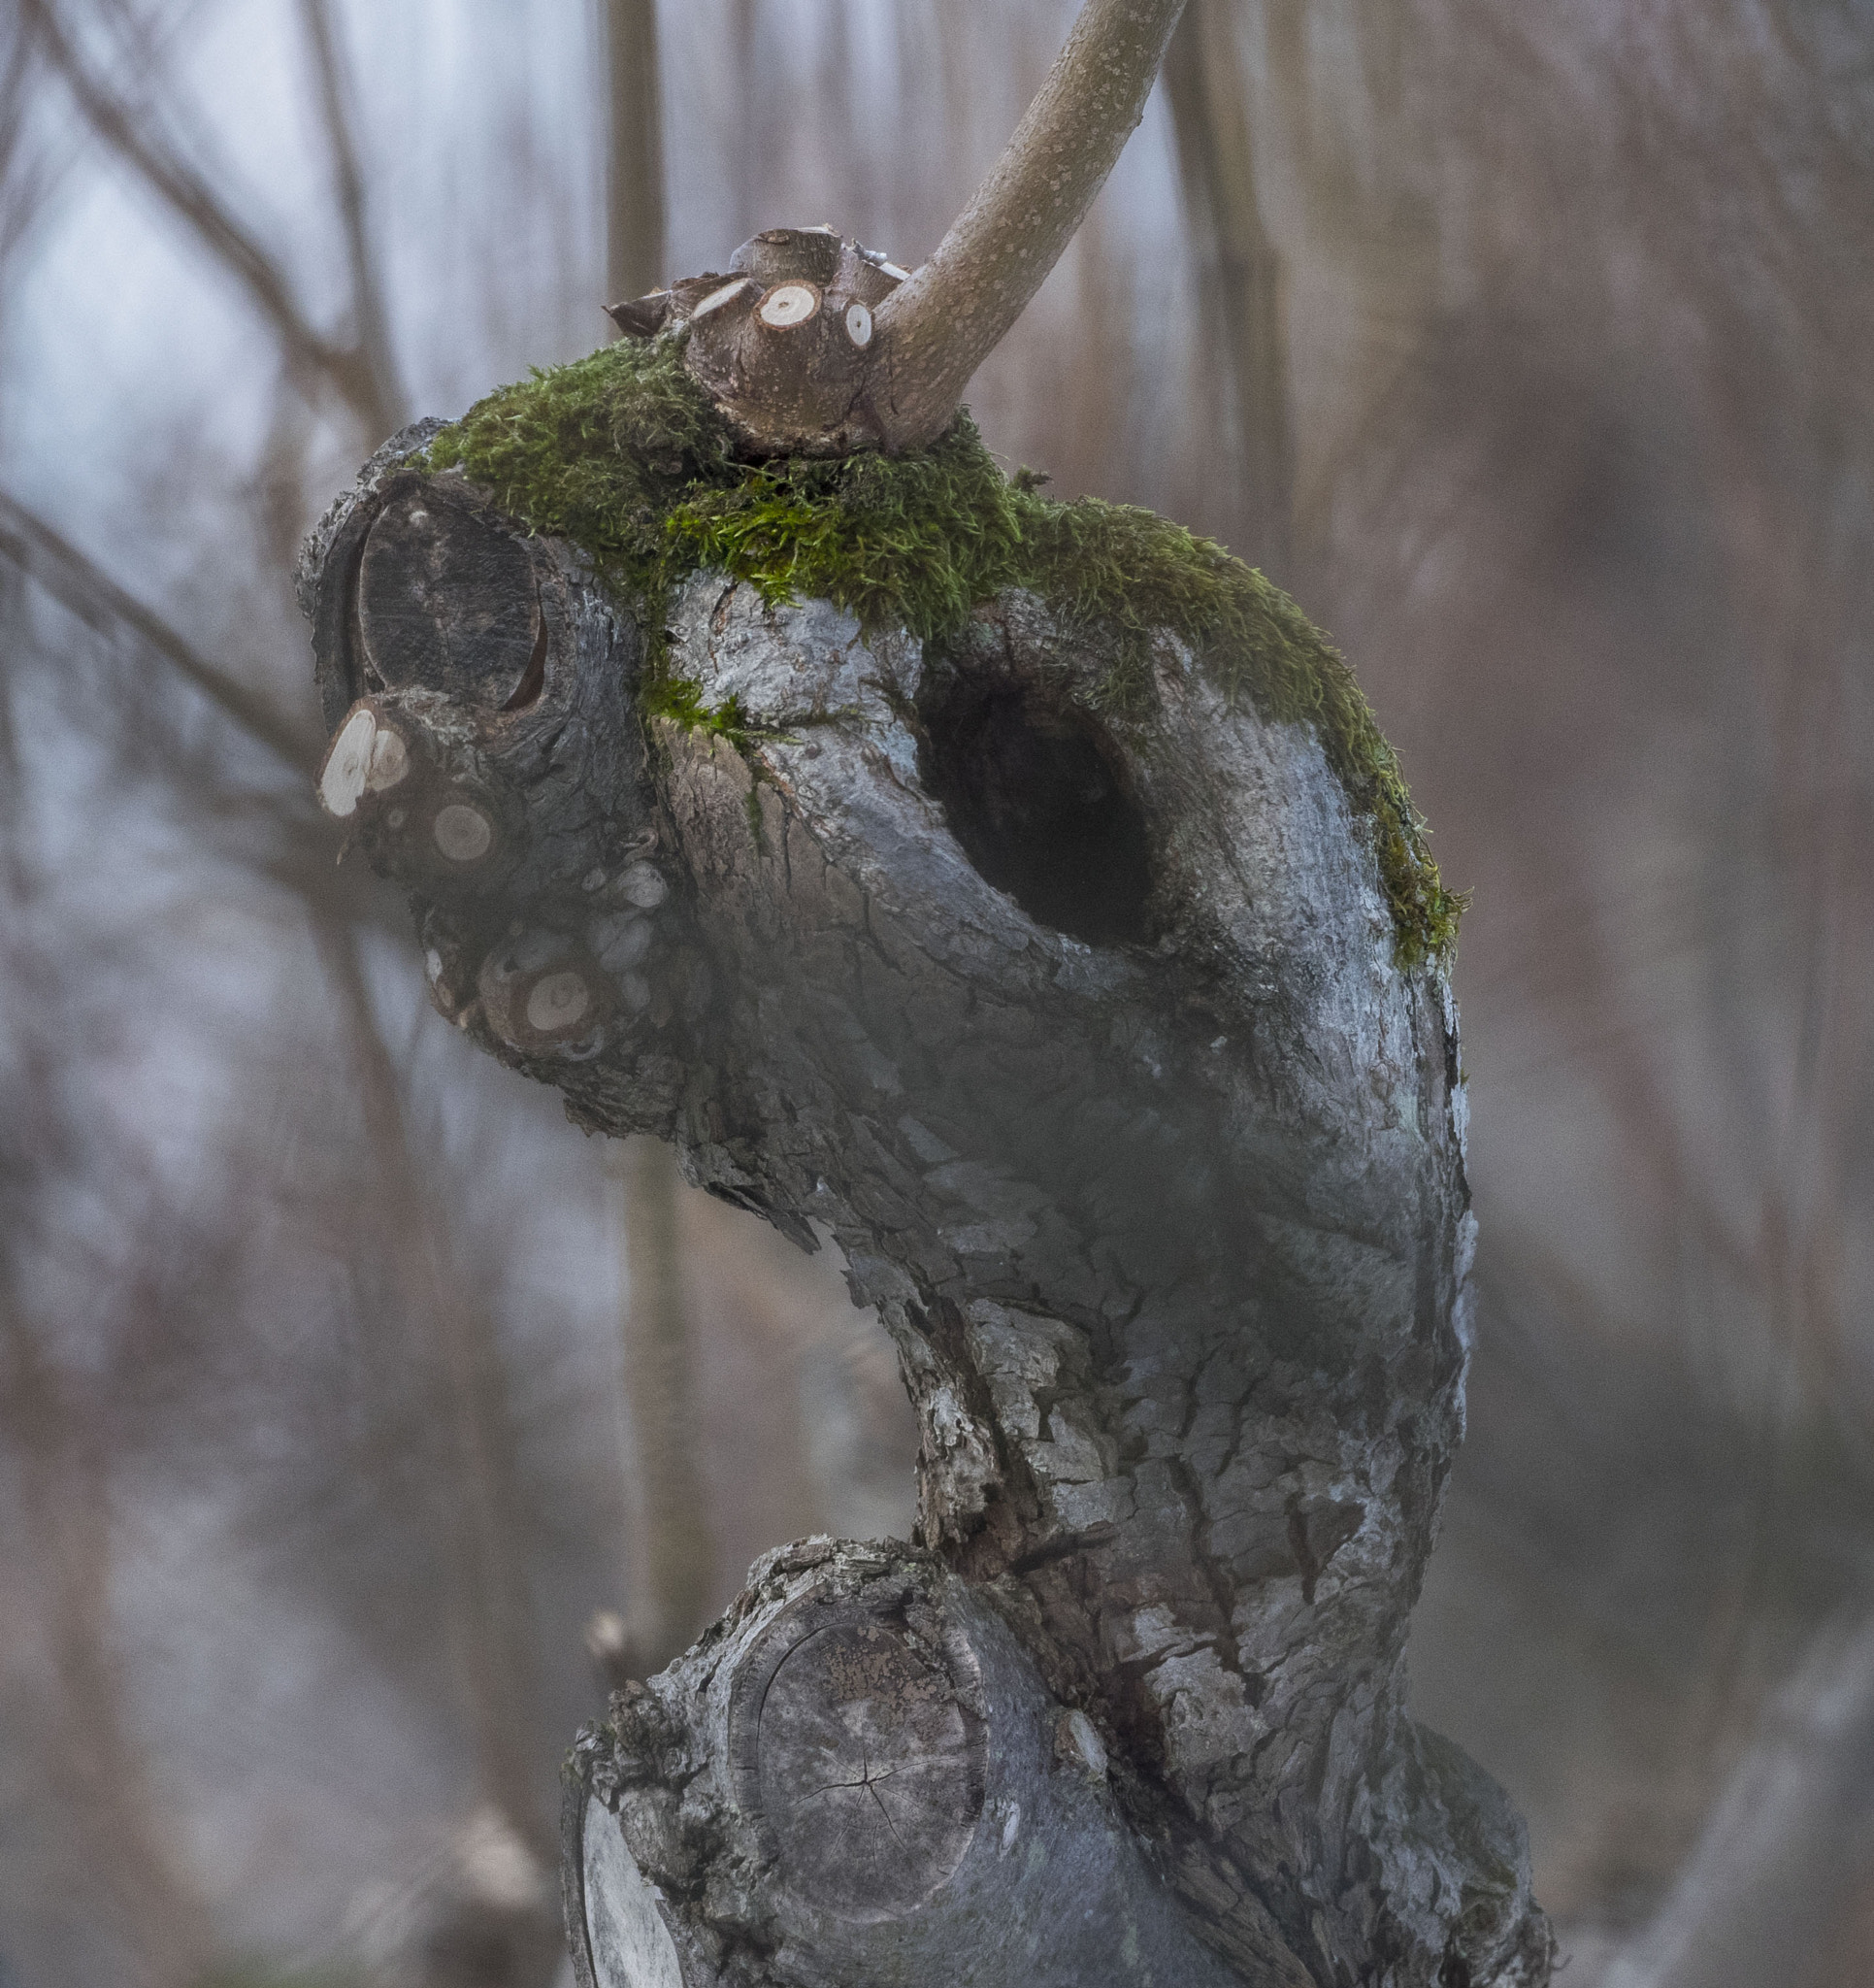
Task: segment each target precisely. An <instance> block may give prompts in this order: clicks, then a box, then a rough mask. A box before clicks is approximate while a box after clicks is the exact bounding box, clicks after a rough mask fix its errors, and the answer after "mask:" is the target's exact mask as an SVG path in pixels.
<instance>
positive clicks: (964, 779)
mask: <svg viewBox="0 0 1874 1988" xmlns="http://www.w3.org/2000/svg"><path fill="white" fill-rule="evenodd" d="M925 723H926V727H927V737H928V740H929V746H928V748H927V753H926V759H927V764H926V767H925V778H926V779H927V781H928V782H929V784H930V786H931V789H932V791H933V792H934V793H936V795H937V798H938V799H939V800H940V801H941V802H942V803H943V809H944V812H945V814H947V815H948V817H949V821H950V828H951V831H952V833H953V834H954V835H955V836H956V838H957V840H958V841H959V842H960V843H961V844H962V845H963V846H964V850H965V852H966V853H967V854H968V856H969V858H970V862H972V863H973V864H974V865H975V866H976V869H977V871H978V872H979V873H980V874H981V876H982V877H984V878H986V879H987V880H988V881H989V882H991V883H993V884H994V885H995V886H996V888H997V889H998V890H1005V891H1007V893H1008V894H1009V896H1010V897H1012V898H1013V899H1014V900H1015V902H1016V903H1017V904H1018V905H1020V906H1021V908H1022V909H1023V911H1026V912H1027V913H1028V914H1029V916H1030V917H1032V918H1033V919H1035V921H1036V923H1037V924H1041V925H1051V926H1053V927H1054V928H1055V930H1056V931H1060V932H1066V933H1069V934H1070V935H1071V936H1072V937H1073V938H1075V939H1084V940H1085V941H1086V942H1087V943H1088V944H1090V945H1110V944H1121V943H1124V942H1126V941H1129V940H1139V939H1144V938H1146V937H1148V936H1149V933H1148V929H1147V922H1146V916H1145V901H1146V897H1147V895H1148V893H1149V892H1150V890H1151V886H1152V875H1151V863H1150V859H1149V856H1148V852H1147V849H1146V843H1145V824H1144V822H1143V820H1142V819H1141V818H1140V816H1139V812H1138V809H1137V807H1136V806H1135V805H1134V802H1133V799H1132V797H1131V796H1130V795H1129V794H1128V793H1127V792H1126V790H1125V787H1124V786H1123V785H1122V783H1121V781H1120V779H1119V776H1118V773H1117V771H1116V769H1115V768H1114V766H1113V764H1112V762H1111V760H1110V758H1109V757H1108V755H1107V752H1106V750H1105V749H1104V747H1103V746H1102V743H1101V739H1100V736H1099V733H1098V731H1097V729H1096V727H1095V726H1094V724H1093V722H1092V721H1091V720H1090V719H1088V718H1085V717H1083V716H1081V715H1080V714H1079V713H1077V712H1070V711H1060V710H1056V709H1053V708H1051V707H1048V706H1046V705H1043V704H1041V703H1040V702H1039V701H1037V700H1036V699H1035V698H1033V697H1031V696H1029V695H1028V694H1027V693H1026V692H1024V691H1021V690H1011V689H985V688H984V687H983V686H982V685H981V684H973V683H960V684H958V685H957V686H956V687H955V688H954V689H953V690H952V691H951V692H950V694H949V696H948V697H946V698H945V699H944V700H943V702H942V703H941V704H940V705H938V706H937V708H936V709H934V710H931V711H928V712H926V713H925Z"/></svg>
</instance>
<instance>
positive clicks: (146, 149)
mask: <svg viewBox="0 0 1874 1988" xmlns="http://www.w3.org/2000/svg"><path fill="white" fill-rule="evenodd" d="M21 5H22V8H23V11H24V17H25V19H26V21H27V24H28V26H29V27H30V29H31V30H32V32H33V33H34V34H35V35H36V36H37V37H38V39H39V42H40V45H41V46H42V47H43V49H44V50H45V51H46V54H47V56H48V58H49V60H50V62H51V64H52V66H53V67H54V68H55V69H56V70H57V71H58V73H59V75H60V76H61V77H62V78H63V80H64V83H65V86H66V87H67V89H69V90H70V91H71V93H72V97H73V100H74V101H75V102H76V103H77V105H78V107H79V109H80V110H81V111H82V113H83V114H84V118H85V121H86V122H87V123H88V124H89V125H90V126H91V128H92V130H93V131H95V132H96V133H97V135H98V137H99V138H101V139H102V140H103V141H104V143H105V144H106V145H108V146H109V147H110V148H111V149H112V150H113V151H115V153H116V154H117V156H118V157H119V158H120V159H121V160H122V161H123V162H124V163H125V164H126V165H127V166H129V167H130V168H131V170H132V171H133V172H135V173H136V175H137V176H138V178H139V179H141V180H142V181H143V182H144V184H145V185H146V186H148V188H149V190H150V191H151V192H152V193H154V194H155V195H156V196H157V198H158V199H160V200H161V201H162V203H163V204H164V206H166V207H167V208H168V209H169V211H170V212H171V213H172V214H173V215H175V216H176V217H177V218H178V219H179V220H181V222H182V223H183V224H184V225H185V226H186V227H187V228H188V229H189V230H190V232H191V233H192V234H193V235H194V236H195V238H196V239H197V241H199V242H200V243H201V244H202V246H203V247H204V248H207V249H208V251H209V253H210V254H211V255H212V256H214V259H215V260H216V261H217V262H218V263H220V265H221V266H222V268H223V269H225V270H226V271H227V272H228V273H229V274H230V275H231V276H233V277H234V278H235V280H236V281H237V282H239V283H240V284H241V286H242V287H243V289H245V290H246V291H247V297H248V299H249V301H250V302H251V303H252V304H253V305H254V306H255V308H256V309H257V310H258V311H259V312H260V314H261V315H262V316H263V317H265V318H266V319H267V321H268V322H269V323H270V324H271V325H272V326H273V327H274V330H275V331H276V333H277V334H278V335H279V340H280V342H281V344H282V345H283V346H284V347H285V348H286V353H287V356H288V357H289V358H290V359H291V360H292V361H293V362H294V363H295V364H296V365H297V366H298V367H299V368H301V369H302V370H303V371H306V372H309V373H311V374H312V375H314V376H315V377H317V378H319V379H322V380H324V381H326V382H327V383H328V384H329V385H331V386H332V387H333V388H334V389H335V390H336V391H337V392H338V394H339V396H340V397H341V398H342V399H343V400H344V401H345V404H346V405H347V406H348V407H349V408H350V409H351V411H352V412H353V413H354V414H356V415H357V416H358V418H359V419H360V420H361V421H363V422H364V423H365V424H366V425H367V426H368V427H370V428H371V429H372V430H373V432H374V433H387V432H388V430H387V428H386V427H385V425H384V409H383V407H382V406H381V404H380V403H379V400H378V390H377V385H376V382H375V381H374V379H373V377H372V371H371V367H370V365H369V363H368V362H367V359H366V356H365V353H364V352H363V350H362V349H361V348H358V347H355V346H352V347H346V346H340V345H336V344H334V343H333V341H332V340H330V339H328V338H326V337H324V336H323V335H322V334H321V333H320V332H318V331H317V330H315V329H314V328H313V326H312V324H311V323H310V322H309V321H308V319H307V317H306V315H305V314H304V312H303V311H302V310H301V309H300V306H299V304H298V302H297V301H296V300H295V298H294V296H293V292H292V286H291V284H290V283H289V282H288V281H287V278H286V274H285V271H284V270H283V269H281V267H280V265H279V262H278V261H277V260H276V259H275V258H274V256H273V255H271V254H270V253H269V252H268V250H267V249H266V248H263V247H262V245H261V244H260V243H259V242H258V241H257V240H256V239H255V238H254V236H253V235H252V234H251V233H250V232H249V231H248V230H247V228H246V227H244V226H243V225H242V223H241V222H240V221H239V220H237V219H236V218H235V216H234V215H233V214H232V213H230V212H229V210H228V208H227V207H226V206H225V205H224V204H223V202H222V201H221V199H220V197H219V196H218V195H217V194H216V193H215V191H214V187H212V186H211V185H210V184H209V182H208V181H207V180H205V179H204V178H203V177H202V175H201V174H200V173H198V172H197V171H196V170H195V168H194V167H193V166H191V165H190V164H188V162H187V161H186V160H184V159H182V158H181V157H180V156H179V155H178V154H177V153H176V152H175V151H174V150H173V149H171V148H170V147H169V146H168V145H167V144H166V143H165V142H164V141H163V140H162V139H161V138H159V137H158V136H157V135H156V133H155V132H153V131H152V130H150V129H149V128H148V126H147V125H146V124H145V123H144V122H143V121H142V120H141V119H140V118H139V117H138V116H136V114H135V113H134V112H133V111H132V110H131V109H130V107H129V106H128V105H127V104H126V103H125V102H124V101H123V99H122V98H121V97H119V96H117V95H116V94H115V93H114V92H113V91H112V90H111V89H109V88H108V87H107V86H106V85H105V84H104V83H102V82H100V81H99V79H98V78H97V77H96V76H94V75H93V74H92V73H91V71H90V69H89V68H88V67H87V66H86V64H85V62H84V60H83V58H82V56H81V55H80V54H79V52H78V50H77V49H76V48H75V47H74V46H73V44H72V42H71V40H70V38H69V37H68V36H67V35H66V33H65V30H64V28H63V26H62V25H61V24H60V22H59V19H58V16H57V14H56V12H55V11H54V9H53V7H52V6H51V4H50V0H21Z"/></svg>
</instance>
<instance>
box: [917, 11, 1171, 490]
mask: <svg viewBox="0 0 1874 1988" xmlns="http://www.w3.org/2000/svg"><path fill="white" fill-rule="evenodd" d="M1184 5H1185V0H1087V4H1086V6H1085V7H1083V8H1082V9H1081V10H1080V17H1079V18H1078V19H1077V20H1076V21H1075V22H1074V24H1073V31H1072V33H1071V34H1069V36H1068V39H1067V44H1066V46H1065V47H1064V48H1063V49H1062V50H1061V52H1060V54H1059V55H1058V56H1057V57H1056V58H1055V63H1054V67H1053V68H1052V69H1051V70H1050V71H1049V72H1048V78H1047V81H1046V82H1045V83H1043V84H1042V85H1041V88H1040V91H1039V93H1038V94H1037V95H1036V99H1035V101H1034V102H1033V103H1032V104H1031V105H1030V106H1029V107H1028V113H1027V115H1026V116H1024V117H1023V118H1022V121H1021V122H1020V124H1018V125H1017V126H1016V127H1015V135H1014V137H1012V138H1011V139H1010V140H1009V141H1008V144H1007V146H1006V147H1005V148H1004V149H1003V155H1002V157H1001V158H999V159H998V160H997V161H996V163H995V165H994V167H993V168H992V169H991V171H990V174H989V177H988V178H987V179H986V180H985V181H984V182H982V184H981V185H980V186H979V187H978V188H977V189H976V194H975V198H974V199H973V200H971V201H970V205H969V206H968V207H967V208H965V209H964V211H963V213H962V214H961V215H959V216H958V217H957V219H956V221H955V223H954V224H953V225H952V227H951V229H950V232H949V233H948V234H947V235H945V236H944V238H943V240H942V241H941V242H940V243H939V244H938V245H937V253H936V254H935V255H933V256H932V257H931V259H930V260H929V261H928V262H926V263H925V264H924V265H923V266H922V267H921V268H919V269H918V270H917V271H916V272H915V273H914V274H913V275H912V277H911V278H910V281H909V282H906V283H904V285H902V286H901V287H900V288H899V289H898V290H896V291H895V292H894V293H893V294H892V296H891V297H890V298H888V299H887V301H886V302H885V303H884V304H883V305H881V306H880V308H879V311H878V336H879V346H880V358H881V362H882V364H883V366H884V369H885V373H886V376H887V385H886V389H885V392H884V393H883V394H882V395H881V396H880V397H879V398H880V400H881V403H882V405H881V408H880V413H881V414H882V415H883V423H882V425H883V427H884V430H885V445H886V447H888V448H891V449H893V450H894V451H896V450H899V449H904V448H915V447H919V446H920V445H922V444H924V443H927V442H935V441H936V440H937V437H938V436H939V435H940V434H942V432H943V430H944V429H945V428H946V427H947V426H948V425H949V422H950V417H951V416H952V415H953V414H955V413H956V411H957V403H958V402H959V401H960V400H961V399H962V398H963V390H964V388H965V387H966V386H968V385H969V383H970V375H971V374H973V373H974V372H975V370H976V368H977V367H978V366H980V365H981V364H982V362H983V360H984V359H986V358H987V357H988V356H989V354H990V352H991V351H992V350H994V348H996V346H997V345H998V344H999V343H1000V342H1001V340H1002V339H1003V335H1004V334H1005V333H1006V332H1007V331H1008V330H1009V328H1010V327H1011V326H1012V325H1013V324H1014V322H1015V320H1016V318H1018V317H1019V316H1020V315H1022V313H1023V311H1024V310H1026V309H1027V308H1028V304H1029V300H1030V299H1031V298H1032V297H1033V296H1034V295H1035V292H1036V290H1038V289H1039V288H1040V287H1041V284H1042V283H1043V282H1045V281H1046V279H1047V274H1048V272H1049V271H1050V270H1051V269H1052V268H1053V267H1054V265H1055V264H1056V263H1057V262H1058V261H1059V260H1060V259H1061V254H1062V251H1063V250H1064V249H1065V248H1067V246H1068V244H1069V242H1070V241H1071V240H1072V239H1073V235H1074V231H1075V230H1076V229H1077V228H1078V227H1079V225H1080V223H1081V222H1082V221H1083V220H1084V219H1085V218H1086V215H1087V210H1088V208H1090V207H1091V206H1092V205H1093V201H1094V196H1095V195H1096V194H1097V193H1098V192H1099V191H1100V189H1101V187H1102V186H1103V185H1104V184H1105V183H1106V176H1107V174H1109V173H1110V172H1111V171H1112V169H1113V166H1114V165H1115V163H1116V162H1117V161H1118V158H1119V154H1120V152H1121V151H1122V150H1123V149H1125V145H1126V141H1127V139H1129V138H1130V137H1131V136H1132V135H1133V132H1134V129H1136V127H1137V124H1138V120H1139V118H1140V117H1141V116H1143V115H1144V112H1145V99H1146V98H1147V97H1148V96H1150V95H1151V93H1152V84H1153V83H1154V81H1155V80H1156V79H1157V76H1158V72H1159V68H1160V65H1161V64H1162V63H1163V62H1164V60H1165V50H1166V49H1167V46H1168V44H1169V43H1170V40H1171V32H1172V30H1173V29H1174V28H1175V27H1176V26H1177V24H1178V17H1179V16H1180V15H1181V14H1182V13H1183V12H1184Z"/></svg>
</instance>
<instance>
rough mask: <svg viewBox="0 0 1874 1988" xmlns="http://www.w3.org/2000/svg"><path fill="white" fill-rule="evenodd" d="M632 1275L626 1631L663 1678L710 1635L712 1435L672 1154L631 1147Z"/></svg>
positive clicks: (628, 1253)
mask: <svg viewBox="0 0 1874 1988" xmlns="http://www.w3.org/2000/svg"><path fill="white" fill-rule="evenodd" d="M620 1174H621V1176H622V1178H623V1182H624V1197H625V1275H626V1278H627V1288H626V1301H625V1317H624V1342H625V1343H624V1351H625V1396H626V1400H627V1402H628V1403H629V1405H630V1412H631V1426H632V1457H633V1462H634V1466H635V1470H634V1476H635V1482H634V1485H633V1494H634V1496H633V1502H634V1504H635V1506H636V1508H637V1509H636V1513H635V1516H636V1520H637V1531H638V1552H637V1554H636V1556H635V1564H634V1567H633V1570H632V1577H633V1596H632V1606H631V1610H630V1615H629V1618H628V1622H627V1628H628V1630H629V1634H630V1654H631V1658H632V1660H633V1661H635V1662H636V1663H638V1664H639V1665H641V1666H643V1667H644V1668H646V1669H649V1670H660V1669H662V1667H663V1666H664V1665H665V1664H667V1663H669V1662H670V1660H671V1659H672V1658H673V1657H674V1656H675V1655H676V1654H677V1653H678V1651H680V1650H681V1649H683V1647H684V1646H685V1645H686V1644H687V1643H688V1642H689V1640H690V1639H691V1638H692V1637H694V1636H695V1635H696V1633H697V1631H698V1630H699V1629H701V1628H702V1627H703V1619H704V1616H703V1611H704V1609H705V1608H706V1607H707V1606H708V1598H709V1590H710V1589H711V1588H712V1587H713V1586H714V1585H715V1545H714V1542H713V1541H712V1540H711V1539H710V1537H709V1521H708V1508H707V1501H706V1499H705V1495H704V1489H703V1478H702V1474H701V1473H700V1472H699V1471H698V1469H697V1458H698V1455H699V1453H700V1450H701V1444H702V1438H701V1432H700V1430H699V1427H698V1419H697V1403H696V1384H695V1376H694V1375H693V1373H692V1371H691V1351H690V1342H691V1332H690V1307H689V1304H688V1300H687V1296H686V1293H685V1289H684V1278H683V1247H682V1239H681V1236H680V1234H679V1232H678V1221H677V1205H676V1198H677V1194H678V1191H679V1188H680V1184H681V1183H680V1181H679V1179H678V1176H677V1172H676V1162H675V1159H674V1156H673V1154H672V1152H671V1149H670V1147H669V1146H668V1145H665V1144H663V1143H661V1142H660V1141H657V1140H654V1139H639V1140H633V1141H632V1142H631V1143H630V1144H629V1145H627V1146H626V1148H625V1159H624V1164H623V1166H622V1167H621V1169H620Z"/></svg>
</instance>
